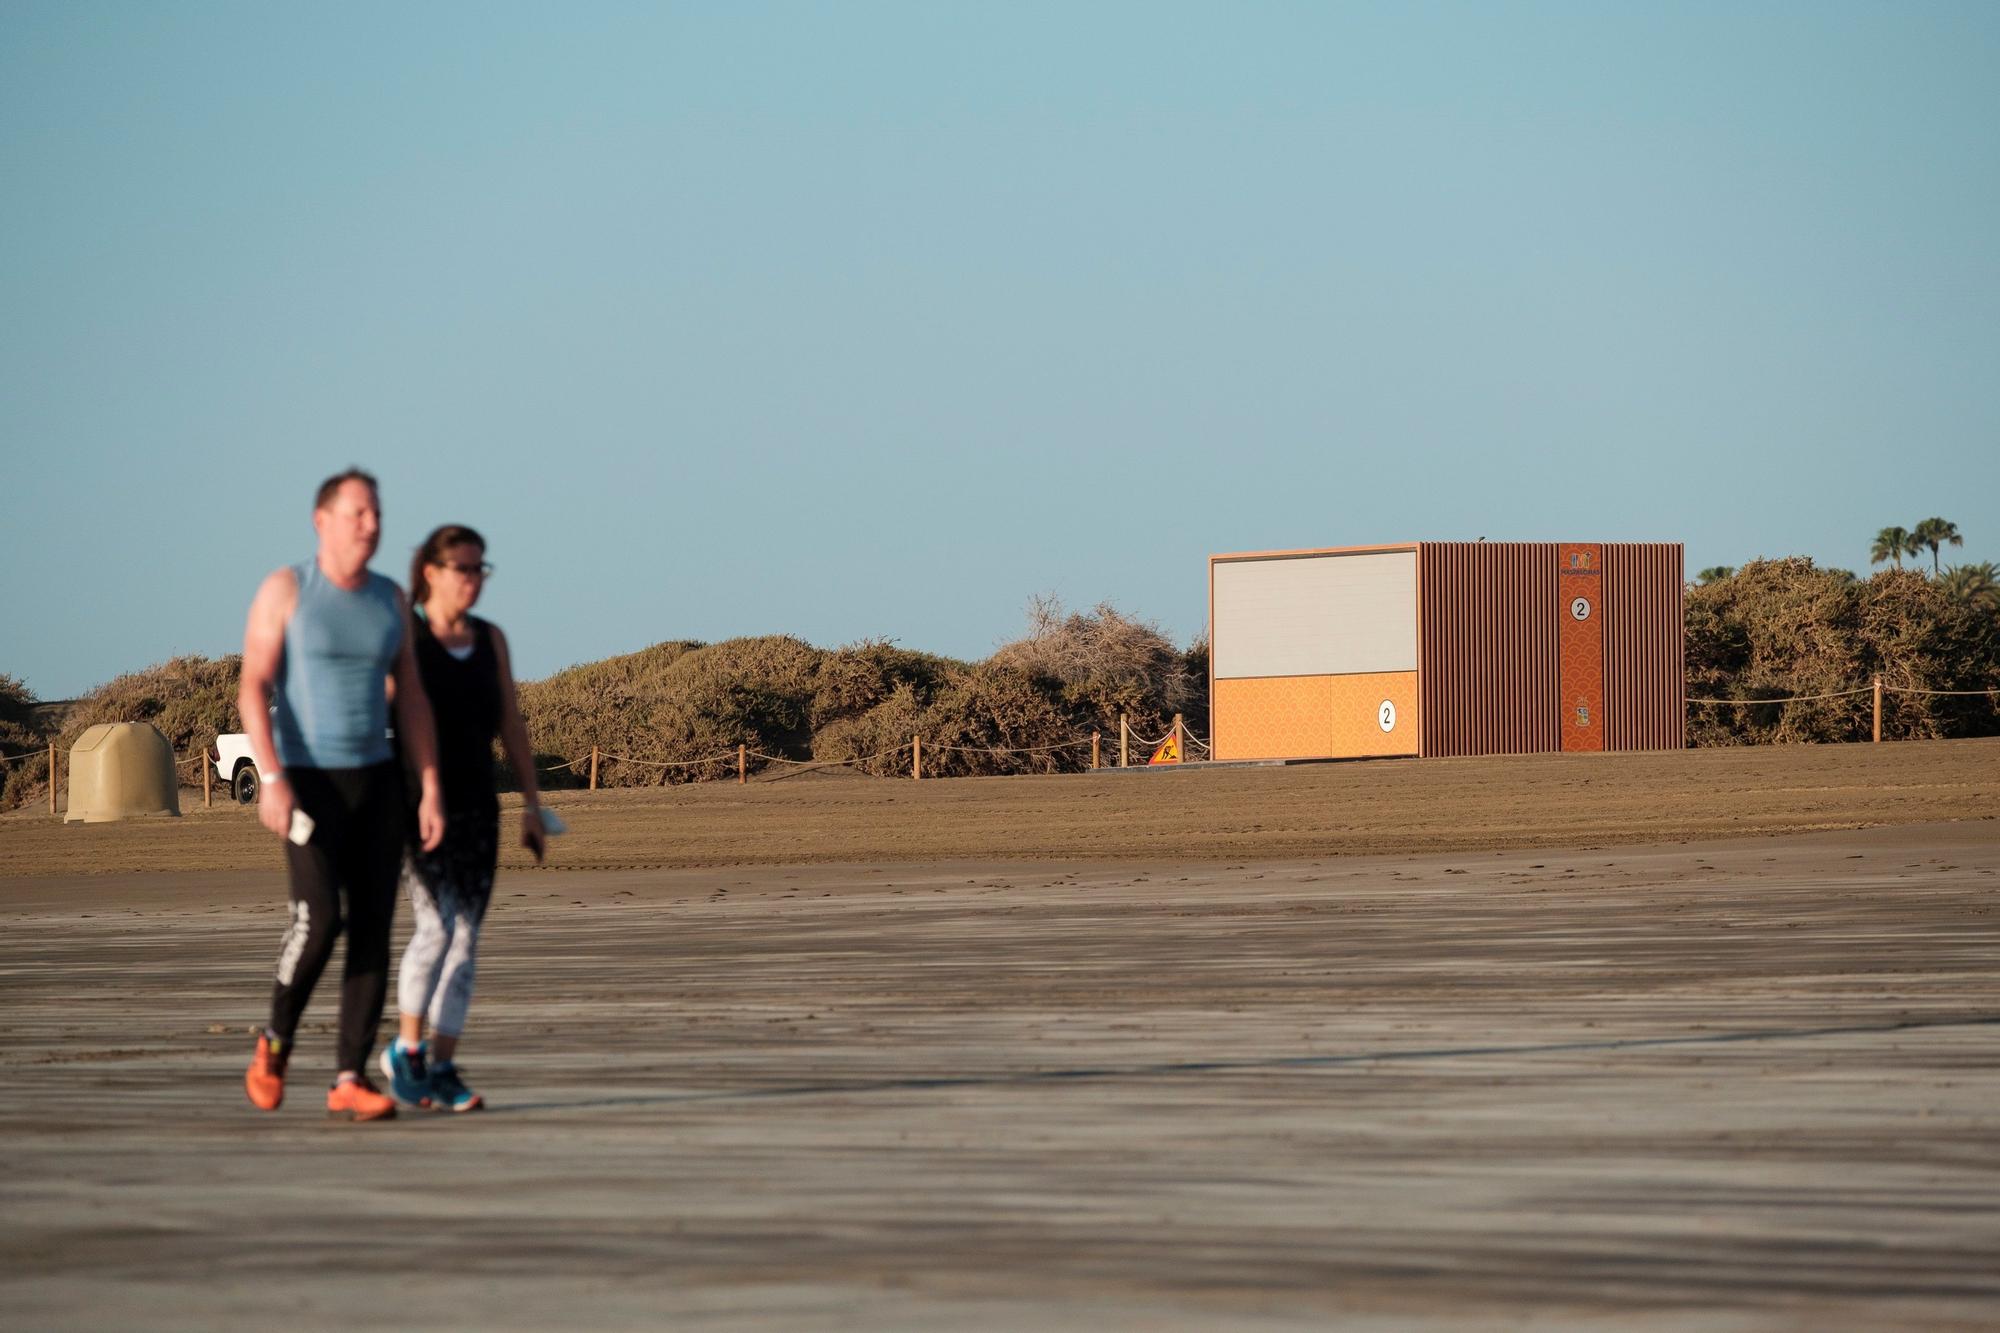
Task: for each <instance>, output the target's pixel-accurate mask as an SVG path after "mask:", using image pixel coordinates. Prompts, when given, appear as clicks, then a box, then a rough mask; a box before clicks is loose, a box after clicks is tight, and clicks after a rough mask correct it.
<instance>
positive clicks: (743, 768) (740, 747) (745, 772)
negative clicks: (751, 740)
mask: <svg viewBox="0 0 2000 1333" xmlns="http://www.w3.org/2000/svg"><path fill="white" fill-rule="evenodd" d="M749 750H750V747H749V746H748V745H746V744H743V743H741V742H738V743H737V746H736V785H737V786H739V787H740V786H742V785H743V784H744V783H746V782H748V781H749V780H750V774H749V768H750V755H749Z"/></svg>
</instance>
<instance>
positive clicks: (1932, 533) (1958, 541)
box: [1910, 518, 1965, 578]
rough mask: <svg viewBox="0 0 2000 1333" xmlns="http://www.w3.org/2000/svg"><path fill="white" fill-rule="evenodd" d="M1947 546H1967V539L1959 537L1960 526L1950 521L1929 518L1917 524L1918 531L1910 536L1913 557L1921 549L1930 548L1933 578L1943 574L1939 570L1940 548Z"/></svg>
mask: <svg viewBox="0 0 2000 1333" xmlns="http://www.w3.org/2000/svg"><path fill="white" fill-rule="evenodd" d="M1945 545H1950V546H1963V545H1965V538H1963V537H1961V536H1959V535H1958V524H1956V523H1953V522H1951V521H1950V520H1949V519H1942V518H1927V519H1925V520H1924V521H1923V522H1921V523H1919V524H1917V527H1916V530H1915V531H1914V532H1912V533H1911V534H1910V554H1911V555H1915V554H1916V553H1917V550H1918V549H1919V548H1921V547H1925V546H1928V547H1930V549H1931V577H1933V578H1935V577H1937V576H1938V575H1939V574H1940V573H1942V572H1943V571H1941V570H1940V569H1939V568H1938V547H1940V546H1945Z"/></svg>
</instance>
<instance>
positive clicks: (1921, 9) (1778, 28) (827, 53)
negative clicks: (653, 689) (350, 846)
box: [0, 0, 2000, 697]
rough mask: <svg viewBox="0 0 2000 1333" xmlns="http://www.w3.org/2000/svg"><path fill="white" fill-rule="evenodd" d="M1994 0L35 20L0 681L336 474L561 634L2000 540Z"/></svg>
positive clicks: (116, 640)
mask: <svg viewBox="0 0 2000 1333" xmlns="http://www.w3.org/2000/svg"><path fill="white" fill-rule="evenodd" d="M1996 237H2000V5H1994V4H1990V3H1980V4H1963V5H1946V4H1922V3H1895V4H1889V3H1882V4H1866V5H1854V4H1839V3H1828V2H1827V0H1811V2H1810V3H1801V4H1741V3H1727V4H1675V5H1657V6H1653V7H1650V8H1642V7H1639V6H1635V5H1624V4H1617V5H1606V4H1601V3H1594V2H1593V3H1580V4H1497V3H1481V4H1467V5H1406V4H1395V5H1390V4H1383V5H1338V4H1331V3H1310V4H1296V5H1290V4H1285V5H1277V4H1248V3H1245V4H1209V5H1198V6H1184V5H1176V4H1167V3H1160V2H1159V0H1146V3H1137V4H1086V5H1077V4H1073V3H1065V4H1050V5H1046V6H1037V5H1031V4H1005V5H985V6H973V5H959V4H935V3H928V2H919V3H910V4H906V5H873V4H858V3H854V4H824V5H807V4H790V5H771V6H765V5H751V4H728V5H723V4H704V5H686V6H674V5H662V4H647V5H634V6H622V5H603V4H580V5H562V6H556V5H521V6H500V5H491V4H479V5H465V6H453V5H438V4H425V5H415V6H406V5H361V6H336V7H332V8H327V7H307V6H280V5H268V4H262V3H258V4H213V3H205V4H199V5H144V4H118V5H106V4H89V3H75V2H66V3H60V4H56V3H49V4H35V3H23V2H22V0H14V2H13V3H10V4H8V5H6V6H5V7H4V8H0V441H4V448H5V460H4V471H0V558H4V580H3V581H0V600H3V602H4V608H3V609H0V671H7V672H11V673H13V674H15V675H19V676H22V677H24V678H25V679H26V680H27V681H28V683H29V684H30V685H31V686H32V687H33V688H34V689H35V690H36V691H37V692H38V693H40V694H42V695H43V696H44V697H62V696H67V695H71V694H74V693H76V692H79V691H82V690H84V689H86V688H88V687H89V686H91V685H93V684H96V683H98V682H100V681H102V680H104V679H107V678H109V677H111V676H113V675H116V674H118V673H119V672H122V671H126V670H130V669H133V668H136V667H139V666H142V665H145V664H146V663H149V662H153V661H158V660H160V659H163V658H165V657H167V656H169V655H171V654H173V653H177V652H200V653H208V654H220V653H224V652H229V651H234V650H235V649H236V648H237V646H238V645H239V641H240V636H241V630H242V620H243V612H244V609H245V607H246V605H247V604H248V601H249V598H250V594H251V592H252V590H253V589H254V588H255V586H256V584H257V581H258V579H259V578H260V577H261V575H262V574H263V573H264V572H265V571H266V570H268V569H270V568H272V567H275V566H276V565H279V564H282V563H287V562H290V561H293V560H297V559H301V558H303V557H304V556H305V555H306V554H308V553H309V552H310V550H311V542H312V533H311V529H310V526H309V512H308V511H309V509H310V496H311V491H312V488H313V486H314V485H315V483H317V481H318V480H319V479H320V478H321V477H322V476H324V475H325V474H327V473H328V472H331V471H334V470H337V469H338V468H341V467H344V466H346V465H347V464H349V463H361V464H363V465H364V466H367V467H370V468H372V469H374V470H375V471H377V472H378V473H379V474H380V475H381V477H382V478H383V482H384V493H385V494H384V498H385V502H386V508H387V518H388V525H387V533H386V537H385V541H384V546H383V555H382V557H381V558H380V559H379V560H378V565H377V567H378V568H380V569H383V570H384V571H385V572H390V573H400V571H401V568H402V566H403V565H404V563H405V561H406V553H407V551H408V550H409V548H410V547H411V546H412V545H413V544H414V543H415V542H416V541H417V540H418V538H419V537H420V536H421V535H422V533H423V532H424V531H425V530H427V529H428V528H429V527H430V526H431V525H433V524H434V523H437V522H441V521H446V520H456V521H464V522H470V523H472V524H474V525H475V526H478V527H480V528H482V529H484V530H485V531H486V533H487V534H488V536H489V537H490V538H491V540H492V543H493V545H492V551H491V555H492V558H493V560H494V561H495V562H496V563H497V564H498V565H499V566H500V571H501V572H500V574H499V576H498V578H496V579H495V581H494V582H493V584H492V587H491V589H490V592H489V594H488V598H487V602H486V610H487V611H488V612H490V614H491V615H492V616H493V618H495V619H497V620H499V621H500V622H501V623H502V624H504V625H506V626H507V627H508V630H509V632H510V634H511V635H512V637H513V639H514V641H515V644H516V655H517V658H518V664H519V668H520V669H521V671H522V673H523V674H524V675H529V676H535V675H541V674H545V673H546V672H548V671H550V670H552V669H554V668H557V667H559V666H562V665H564V664H566V663H569V662H573V661H583V660H589V659H593V658H597V657H601V656H605V655H608V654H611V653H615V652H621V651H626V650H630V649H634V648H638V647H641V646H643V645H645V644H647V643H650V642H653V641H656V640H659V639H663V638H673V637H698V638H705V639H717V638H722V637H726V636H730V635H736V634H746V633H765V632H788V633H794V634H799V635H802V636H804V637H806V638H808V639H811V640H813V641H815V642H818V643H822V644H829V645H831V644H837V643H841V642H846V641H850V640H853V639H856V638H860V637H863V636H876V635H882V636H890V637H893V638H895V639H897V640H899V641H901V642H903V643H905V644H907V645H909V646H912V647H918V648H924V649H930V650H933V651H941V652H947V653H952V654H956V655H962V656H972V657H977V656H983V655H984V654H985V653H987V652H990V651H991V650H992V648H993V647H994V646H995V644H996V643H998V642H1000V641H1003V640H1005V639H1007V638H1009V637H1012V636H1013V635H1014V634H1015V633H1016V632H1017V631H1018V630H1019V628H1020V626H1021V623H1022V610H1023V606H1024V603H1025V602H1026V599H1027V598H1028V596H1029V595H1030V594H1032V593H1035V592H1038V591H1054V592H1057V593H1059V594H1060V595H1062V596H1063V597H1064V598H1066V599H1067V600H1069V601H1070V602H1071V603H1073V604H1085V605H1087V604H1089V603H1092V602H1095V601H1097V600H1099V599H1104V598H1108V599H1111V600H1113V601H1115V602H1116V603H1117V604H1118V605H1120V606H1121V607H1123V608H1125V609H1127V610H1129V611H1132V612H1135V613H1138V614H1140V615H1143V616H1147V617H1151V618H1155V619H1157V620H1159V621H1160V622H1162V624H1163V625H1164V626H1165V627H1166V628H1168V629H1169V630H1170V631H1172V632H1173V633H1174V634H1176V635H1177V636H1178V637H1182V638H1186V637H1188V636H1191V635H1193V634H1195V633H1197V632H1199V631H1200V630H1201V629H1202V628H1203V619H1204V616H1205V614H1206V592H1205V567H1204V557H1205V556H1206V555H1207V554H1208V553H1209V552H1211V551H1227V550H1240V549H1245V548H1266V547H1279V546H1309V545H1333V544H1344V543H1352V542H1372V541H1385V540H1403V539H1411V538H1434V539H1459V538H1473V537H1479V536H1486V537H1489V538H1492V539H1560V538H1572V539H1586V540H1588V539H1606V540H1625V539H1644V540H1682V541H1685V542H1686V543H1687V546H1688V562H1689V568H1690V569H1691V570H1692V569H1695V568H1699V567H1700V566H1703V565H1707V564H1714V563H1728V564H1735V563H1738V562H1740V561H1741V560H1743V559H1745V558H1748V557H1751V556H1756V555H1759V554H1766V555H1782V554H1791V553H1801V554H1807V555H1811V556H1813V557H1815V558H1816V559H1819V560H1821V561H1823V562H1828V563H1833V564H1838V565H1842V566H1846V567H1849V568H1860V569H1866V567H1867V559H1868V546H1867V543H1868V539H1869V537H1870V536H1872V534H1873V533H1874V531H1875V530H1876V529H1877V528H1879V527H1881V526H1884V525H1885V524H1890V523H1901V524H1904V525H1906V526H1907V525H1910V524H1913V523H1914V522H1915V521H1916V520H1917V519H1920V518H1923V517H1925V516H1926V515H1930V514H1941V515H1943V516H1945V517H1947V518H1951V519H1953V520H1955V521H1957V523H1958V524H1959V526H1960V528H1961V529H1962V530H1963V531H1964V532H1965V534H1966V538H1967V542H1966V546H1965V548H1964V549H1963V550H1960V551H1951V552H1948V553H1947V554H1948V556H1949V557H1950V558H1952V559H1959V560H1992V559H2000V370H1996V367H2000V243H1996Z"/></svg>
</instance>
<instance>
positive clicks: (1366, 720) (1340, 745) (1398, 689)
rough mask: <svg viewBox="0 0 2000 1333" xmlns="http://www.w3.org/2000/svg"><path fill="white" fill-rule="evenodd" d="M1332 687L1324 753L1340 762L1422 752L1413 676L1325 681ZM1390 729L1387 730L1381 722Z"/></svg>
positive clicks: (1409, 673)
mask: <svg viewBox="0 0 2000 1333" xmlns="http://www.w3.org/2000/svg"><path fill="white" fill-rule="evenodd" d="M1328 680H1329V681H1330V683H1331V685H1332V692H1333V708H1332V713H1333V717H1332V726H1331V728H1330V729H1329V732H1328V736H1327V741H1328V744H1329V747H1330V748H1329V749H1328V750H1327V751H1326V753H1328V754H1331V755H1335V756H1337V757H1339V758H1342V759H1355V758H1361V757H1363V756H1367V755H1392V754H1416V753H1417V752H1418V751H1419V750H1420V749H1421V748H1422V737H1423V734H1424V732H1423V727H1422V725H1421V722H1422V719H1421V718H1419V717H1418V716H1417V673H1416V672H1414V671H1372V672H1362V673H1357V674H1355V675H1352V676H1331V677H1328ZM1384 722H1387V723H1388V724H1389V725H1388V727H1387V728H1386V729H1385V728H1384V726H1383V723H1384Z"/></svg>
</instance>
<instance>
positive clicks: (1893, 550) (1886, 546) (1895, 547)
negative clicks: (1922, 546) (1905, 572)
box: [1868, 528, 1919, 569]
mask: <svg viewBox="0 0 2000 1333" xmlns="http://www.w3.org/2000/svg"><path fill="white" fill-rule="evenodd" d="M1918 549H1919V547H1918V546H1917V542H1916V538H1914V537H1912V536H1911V535H1910V530H1909V529H1908V528H1884V529H1882V530H1881V531H1880V532H1878V533H1876V534H1875V549H1874V550H1872V551H1870V552H1869V553H1868V563H1869V564H1871V565H1879V564H1881V563H1882V562H1883V561H1884V560H1893V561H1895V562H1896V568H1898V569H1901V568H1902V567H1903V557H1904V556H1906V555H1915V554H1916V553H1917V551H1918Z"/></svg>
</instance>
